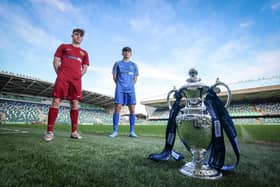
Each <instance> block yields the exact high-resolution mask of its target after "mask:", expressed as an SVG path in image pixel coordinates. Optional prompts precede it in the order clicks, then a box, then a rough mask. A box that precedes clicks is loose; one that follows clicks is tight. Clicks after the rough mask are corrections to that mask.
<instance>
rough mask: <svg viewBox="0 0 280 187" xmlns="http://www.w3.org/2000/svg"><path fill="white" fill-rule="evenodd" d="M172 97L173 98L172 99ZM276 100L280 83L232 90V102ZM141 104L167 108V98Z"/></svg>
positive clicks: (279, 90) (221, 95) (223, 96)
mask: <svg viewBox="0 0 280 187" xmlns="http://www.w3.org/2000/svg"><path fill="white" fill-rule="evenodd" d="M219 96H220V97H221V99H222V100H225V99H226V96H227V95H226V92H221V93H220V94H219ZM172 99H173V98H172ZM172 99H171V100H172ZM259 101H266V102H276V101H278V102H279V101H280V84H279V85H274V86H263V87H256V88H247V89H239V90H233V91H232V101H231V102H232V103H242V102H259ZM141 104H143V105H147V106H152V107H155V108H163V109H165V108H167V103H166V98H163V99H154V100H145V101H142V102H141Z"/></svg>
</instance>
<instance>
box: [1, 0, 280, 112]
mask: <svg viewBox="0 0 280 187" xmlns="http://www.w3.org/2000/svg"><path fill="white" fill-rule="evenodd" d="M77 27H79V28H83V29H84V30H85V31H86V33H85V36H84V41H83V43H82V45H81V47H82V48H83V49H85V50H87V52H88V53H89V59H90V66H89V69H88V72H87V73H86V75H85V76H84V77H83V89H84V90H89V91H93V92H97V93H101V94H105V95H108V96H113V95H114V89H115V85H114V82H113V79H112V67H113V64H114V63H115V62H116V61H118V60H121V59H122V56H121V49H122V48H123V47H124V46H130V47H131V48H132V50H133V52H132V59H131V60H132V61H133V62H135V63H136V64H137V65H138V69H139V78H138V82H137V84H136V96H137V100H138V104H137V105H138V108H139V110H142V109H143V107H142V106H141V105H140V104H139V102H140V101H142V100H146V99H148V98H156V97H160V98H165V97H166V95H167V93H168V91H169V90H171V89H172V88H173V86H176V88H180V87H181V86H182V85H184V84H185V83H186V82H185V80H186V79H187V77H188V70H189V69H190V68H195V69H197V71H198V76H199V77H200V78H201V79H202V82H204V83H206V84H208V85H212V84H214V83H215V80H216V78H217V77H219V79H220V80H221V81H223V82H225V83H226V84H229V85H230V88H232V89H237V88H238V86H240V85H245V86H246V81H247V80H250V81H248V82H249V84H247V86H252V85H253V86H257V84H260V83H261V82H263V83H262V84H280V78H279V77H280V71H279V70H280V45H279V44H280V0H224V1H220V0H211V1H205V0H111V1H110V0H88V1H86V0H75V1H70V0H25V1H22V0H18V1H17V0H1V1H0V41H1V45H0V70H3V71H8V72H12V73H15V74H23V75H27V76H32V77H36V78H39V79H42V80H46V81H49V82H54V81H55V79H56V74H55V72H54V69H53V65H52V61H53V55H54V52H55V50H56V49H57V47H58V46H59V45H60V44H61V43H71V34H72V30H73V28H77ZM259 80H261V81H259ZM244 81H245V84H236V83H240V82H244ZM236 85H237V86H236ZM140 108H141V109H140Z"/></svg>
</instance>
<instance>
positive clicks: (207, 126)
mask: <svg viewBox="0 0 280 187" xmlns="http://www.w3.org/2000/svg"><path fill="white" fill-rule="evenodd" d="M197 74H198V73H197V71H196V70H195V69H190V70H189V76H190V78H188V79H187V84H186V85H184V86H183V87H181V88H180V89H179V90H176V89H173V90H171V91H170V92H169V93H168V95H167V102H168V104H169V108H170V113H169V118H168V122H167V127H166V133H165V147H164V149H163V151H162V152H161V153H155V154H150V155H149V157H148V158H149V159H151V160H154V161H164V160H169V159H170V156H172V157H173V158H174V159H175V160H176V161H178V160H182V159H184V156H183V155H182V154H181V153H178V152H176V151H175V150H174V149H173V146H174V143H175V138H176V131H178V133H179V137H180V139H181V141H182V143H183V145H184V146H185V148H186V149H187V150H188V151H189V152H191V154H192V156H193V161H192V162H188V163H186V164H185V165H184V166H183V167H182V168H181V169H180V172H181V173H182V174H184V175H188V176H191V177H196V178H202V179H219V178H221V177H222V172H223V171H233V170H235V169H236V166H237V165H238V163H239V157H240V149H239V143H238V138H237V133H236V130H235V127H234V123H233V121H232V119H231V117H230V116H229V114H228V112H227V110H226V107H227V106H228V105H229V103H230V100H231V91H230V89H229V87H228V86H227V85H226V84H224V83H222V82H220V81H219V80H218V79H217V80H216V83H215V84H214V85H213V86H210V87H209V86H207V85H206V84H203V83H201V82H200V81H201V79H199V78H198V77H197ZM218 86H224V87H225V88H226V89H227V93H228V97H227V102H226V104H225V105H224V103H223V102H222V101H221V99H220V98H219V97H218V96H217V94H216V92H219V91H220V89H219V88H218ZM172 93H174V97H175V102H174V103H173V105H172V107H171V104H170V101H169V98H170V95H171V94H172ZM183 98H184V99H185V100H186V102H185V107H184V108H181V105H180V104H181V102H182V101H183V100H182V99H183ZM223 131H225V133H226V135H227V137H228V139H229V141H230V143H231V145H232V147H233V150H234V153H235V155H236V162H235V163H234V164H232V165H224V161H225V155H226V149H225V143H224V135H223ZM208 153H210V156H209V159H208V161H206V156H207V154H208Z"/></svg>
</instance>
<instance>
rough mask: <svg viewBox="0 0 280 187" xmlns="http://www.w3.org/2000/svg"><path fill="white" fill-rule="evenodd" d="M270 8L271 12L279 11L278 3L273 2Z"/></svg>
mask: <svg viewBox="0 0 280 187" xmlns="http://www.w3.org/2000/svg"><path fill="white" fill-rule="evenodd" d="M270 8H271V10H273V11H278V10H280V1H274V2H272V4H271V7H270Z"/></svg>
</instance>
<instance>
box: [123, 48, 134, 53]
mask: <svg viewBox="0 0 280 187" xmlns="http://www.w3.org/2000/svg"><path fill="white" fill-rule="evenodd" d="M124 51H129V52H131V51H132V50H131V48H130V47H124V48H123V49H122V52H124Z"/></svg>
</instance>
